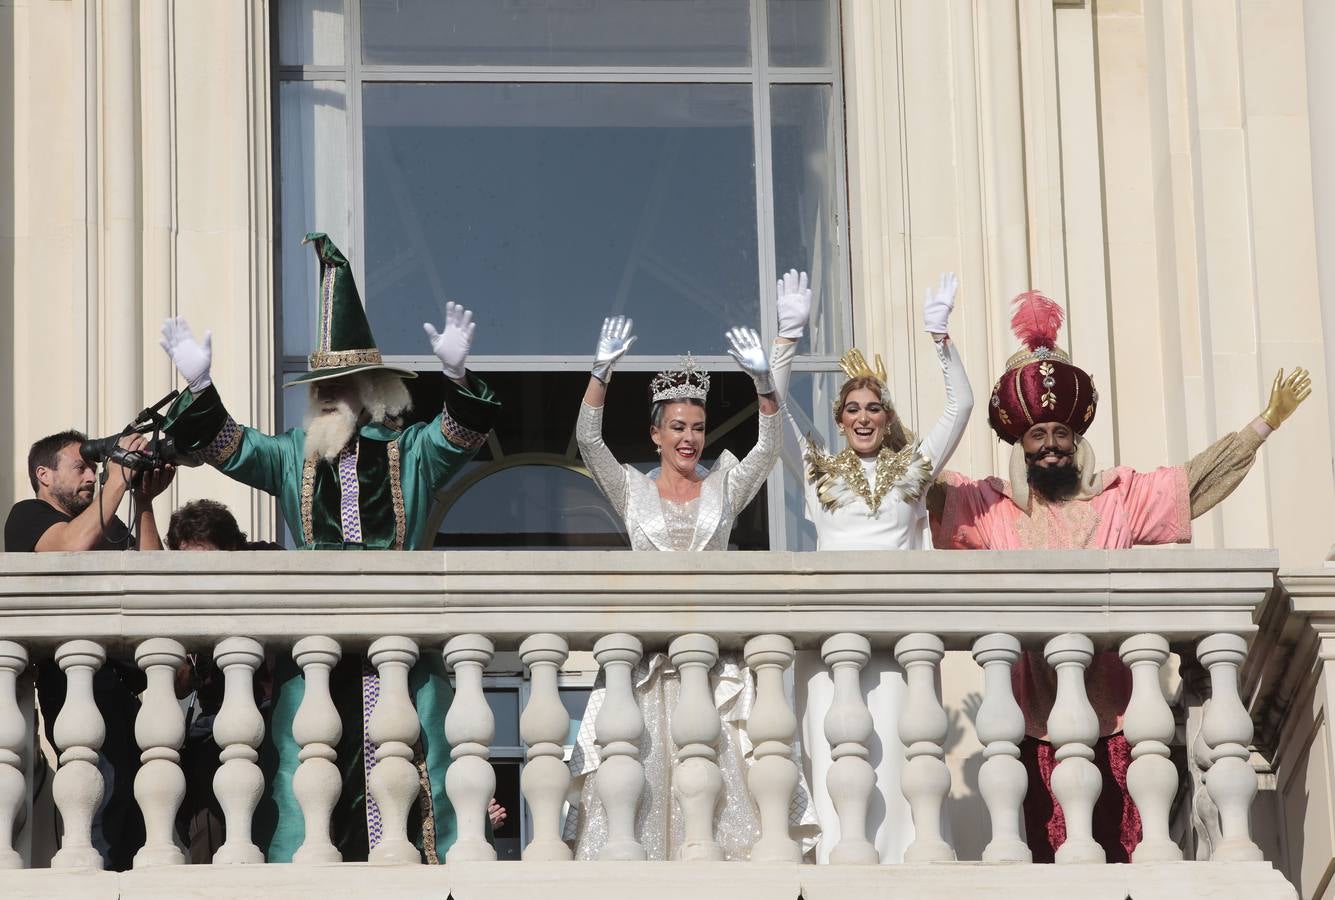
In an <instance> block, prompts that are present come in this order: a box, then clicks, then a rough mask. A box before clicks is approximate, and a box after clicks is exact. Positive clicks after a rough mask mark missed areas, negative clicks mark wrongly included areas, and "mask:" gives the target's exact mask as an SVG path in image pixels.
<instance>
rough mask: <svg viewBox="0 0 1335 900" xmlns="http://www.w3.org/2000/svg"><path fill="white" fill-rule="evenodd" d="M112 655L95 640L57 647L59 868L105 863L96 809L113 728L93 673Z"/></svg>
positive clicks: (55, 795)
mask: <svg viewBox="0 0 1335 900" xmlns="http://www.w3.org/2000/svg"><path fill="white" fill-rule="evenodd" d="M106 658H107V652H106V650H104V649H103V648H102V645H101V644H98V643H95V642H93V641H66V642H65V643H63V644H61V645H60V646H59V647H57V648H56V664H57V665H59V666H60V668H61V670H62V671H64V673H65V679H66V688H65V703H64V705H63V706H61V707H60V713H59V714H58V715H57V716H56V722H55V727H54V736H55V739H56V746H57V747H59V748H60V768H59V769H58V770H56V777H55V780H54V781H53V782H52V785H51V794H52V797H53V798H54V800H55V803H56V809H58V810H60V819H61V821H62V822H63V823H64V826H65V828H64V833H63V834H62V835H61V837H60V849H59V850H58V851H56V855H55V856H53V857H52V858H51V868H53V869H100V868H102V854H100V853H99V852H98V851H97V849H96V848H94V847H93V839H92V829H93V813H94V812H95V811H96V810H97V807H98V804H100V803H101V802H102V794H103V792H104V791H105V789H106V785H105V784H104V783H103V779H102V773H101V772H99V771H98V769H97V758H98V751H99V750H100V749H101V748H102V741H103V740H104V739H105V738H106V735H107V728H106V724H105V723H104V722H103V721H102V714H101V713H100V712H98V710H97V704H96V703H95V702H94V701H93V673H94V672H96V671H97V670H98V669H99V668H101V666H102V663H103V662H105V661H106Z"/></svg>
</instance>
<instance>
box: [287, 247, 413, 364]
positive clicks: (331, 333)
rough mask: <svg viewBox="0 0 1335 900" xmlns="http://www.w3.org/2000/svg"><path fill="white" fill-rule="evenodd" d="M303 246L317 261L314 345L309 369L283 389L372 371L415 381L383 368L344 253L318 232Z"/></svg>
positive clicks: (383, 362)
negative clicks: (312, 251)
mask: <svg viewBox="0 0 1335 900" xmlns="http://www.w3.org/2000/svg"><path fill="white" fill-rule="evenodd" d="M302 243H303V244H314V245H315V255H316V258H317V259H319V261H320V290H319V297H318V299H317V302H318V303H319V305H320V320H319V330H318V332H317V346H316V348H315V350H314V351H313V352H312V353H311V356H310V366H311V370H310V371H309V372H303V373H302V374H300V375H298V376H297V377H296V378H293V379H292V380H291V381H289V382H288V383H287V384H285V385H283V386H284V387H292V386H293V385H295V384H308V383H310V382H312V381H323V380H324V379H326V378H338V377H340V376H342V375H352V374H354V373H356V372H369V371H373V370H375V369H383V370H385V371H387V372H393V373H394V374H395V375H399V376H401V377H403V378H416V377H417V373H416V372H413V371H411V370H409V369H398V368H395V367H394V366H387V365H385V360H384V357H382V356H381V355H380V349H379V348H378V347H376V344H375V337H374V335H372V334H371V323H370V322H368V321H367V320H366V310H365V309H363V308H362V298H361V295H360V294H358V293H357V282H356V280H355V279H354V278H353V277H352V266H351V265H349V264H348V258H347V257H346V256H344V255H343V252H342V251H341V250H339V249H338V247H336V246H334V242H333V241H331V240H329V237H328V235H325V234H323V233H321V232H318V231H313V232H311V233H310V234H308V235H306V237H305V239H304V240H303V241H302Z"/></svg>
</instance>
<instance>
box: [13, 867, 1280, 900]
mask: <svg viewBox="0 0 1335 900" xmlns="http://www.w3.org/2000/svg"><path fill="white" fill-rule="evenodd" d="M799 895H800V896H801V897H802V898H804V900H900V898H903V900H910V898H913V900H916V898H922V897H950V898H964V897H968V898H971V900H972V898H998V900H999V898H1012V897H1014V898H1024V900H1045V898H1052V900H1058V898H1060V900H1069V898H1071V897H1078V898H1080V900H1126V898H1127V897H1134V898H1135V900H1185V898H1192V900H1207V898H1246V900H1270V898H1275V900H1280V898H1283V900H1292V898H1295V897H1296V896H1297V894H1296V892H1295V891H1294V889H1293V886H1292V885H1290V884H1289V883H1288V882H1287V881H1285V880H1284V878H1283V877H1282V876H1281V875H1280V874H1279V872H1278V871H1276V870H1275V869H1274V868H1273V867H1272V866H1271V865H1270V864H1269V863H1199V862H1182V863H1162V864H1153V865H1110V866H1085V865H1073V866H1018V865H1017V866H1004V865H1003V866H994V865H984V864H981V863H953V864H944V865H903V866H878V867H860V866H859V867H841V866H792V865H782V864H779V865H749V864H745V863H662V862H659V863H652V862H651V863H456V864H455V865H452V866H441V867H438V868H428V867H425V866H422V867H416V868H386V867H381V866H370V865H365V864H353V863H349V864H345V865H340V866H330V867H319V866H303V867H296V866H276V865H275V866H210V867H208V868H205V867H202V866H190V867H172V868H162V869H148V870H141V871H137V872H126V873H115V872H84V873H75V872H53V871H51V870H43V869H33V870H27V871H15V872H6V873H3V874H0V896H3V897H5V898H6V900H30V898H31V900H37V898H42V900H45V898H48V897H60V898H62V900H139V898H145V900H147V898H153V900H159V898H161V900H166V898H171V900H215V898H216V900H223V898H226V900H232V898H237V897H271V898H284V900H288V898H294V900H295V898H311V900H353V898H363V897H376V898H385V900H389V898H400V897H403V898H407V897H412V898H418V897H421V898H428V897H430V898H436V900H443V898H445V897H447V896H452V897H454V900H496V898H501V900H509V898H514V897H525V896H527V897H541V898H542V900H601V898H608V900H612V898H616V900H622V898H625V897H628V896H633V897H634V898H635V900H682V898H683V897H693V898H700V900H705V898H708V900H714V898H718V900H724V898H726V900H796V898H797V897H798V896H799Z"/></svg>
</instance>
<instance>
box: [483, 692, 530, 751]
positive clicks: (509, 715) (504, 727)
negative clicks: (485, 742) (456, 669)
mask: <svg viewBox="0 0 1335 900" xmlns="http://www.w3.org/2000/svg"><path fill="white" fill-rule="evenodd" d="M482 693H483V694H484V695H485V696H486V698H487V705H488V706H490V707H491V714H492V716H493V717H494V718H495V719H496V736H495V737H493V738H492V739H491V745H492V746H493V747H519V746H521V744H520V741H519V691H518V690H517V689H515V688H491V689H488V690H484V691H483V692H482Z"/></svg>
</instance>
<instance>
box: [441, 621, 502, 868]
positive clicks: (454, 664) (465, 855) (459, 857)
mask: <svg viewBox="0 0 1335 900" xmlns="http://www.w3.org/2000/svg"><path fill="white" fill-rule="evenodd" d="M494 653H495V648H494V647H493V646H492V643H491V641H490V640H488V639H487V638H485V637H483V636H482V635H480V634H460V635H456V636H455V637H452V638H450V640H449V641H448V642H447V643H446V644H445V667H446V668H447V669H452V670H453V671H454V701H453V702H452V703H451V704H450V709H449V712H447V713H446V714H445V739H446V740H448V741H449V742H450V746H451V747H452V748H453V749H452V750H451V751H450V758H451V760H452V762H451V763H450V767H449V768H448V769H446V770H445V792H446V793H447V794H448V795H449V798H450V803H451V804H453V805H454V814H455V816H456V817H457V821H458V829H459V830H458V836H457V837H456V838H455V840H454V844H453V846H451V847H450V849H449V852H447V853H446V854H445V861H446V862H451V863H452V862H469V861H475V860H482V861H486V860H493V859H495V858H496V848H494V847H492V846H491V844H489V843H488V842H487V805H488V803H490V802H491V798H492V796H493V795H494V794H495V793H496V772H495V770H494V769H492V767H491V763H490V762H489V761H488V760H489V758H490V756H491V741H492V738H493V737H495V736H496V718H495V716H493V715H492V713H491V707H490V706H488V705H487V698H486V695H485V694H483V693H482V670H483V669H485V668H486V667H487V664H488V663H490V662H491V657H492V655H493V654H494Z"/></svg>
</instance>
